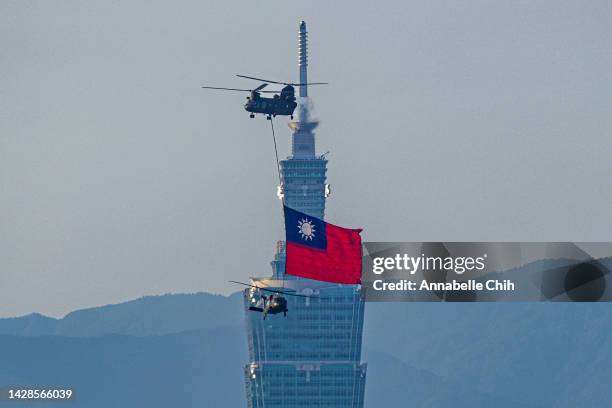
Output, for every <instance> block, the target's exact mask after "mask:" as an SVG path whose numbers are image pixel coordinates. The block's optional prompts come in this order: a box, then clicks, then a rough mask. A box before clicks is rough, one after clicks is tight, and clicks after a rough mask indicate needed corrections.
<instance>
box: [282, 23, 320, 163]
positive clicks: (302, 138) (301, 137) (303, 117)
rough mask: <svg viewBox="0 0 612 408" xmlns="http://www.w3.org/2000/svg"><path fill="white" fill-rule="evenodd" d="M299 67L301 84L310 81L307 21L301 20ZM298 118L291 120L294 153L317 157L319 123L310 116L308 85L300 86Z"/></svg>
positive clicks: (298, 156)
mask: <svg viewBox="0 0 612 408" xmlns="http://www.w3.org/2000/svg"><path fill="white" fill-rule="evenodd" d="M298 68H299V70H300V84H305V83H308V31H306V22H305V21H302V22H300V29H299V31H298ZM299 88H300V89H299V94H298V95H299V100H298V120H297V121H295V122H289V127H290V128H291V129H292V130H293V141H292V149H291V150H292V153H293V157H294V158H313V157H315V137H314V133H313V130H314V128H316V127H317V125H318V124H319V123H318V122H317V121H314V120H312V119H311V117H310V99H309V98H308V87H307V86H306V85H304V86H300V87H299Z"/></svg>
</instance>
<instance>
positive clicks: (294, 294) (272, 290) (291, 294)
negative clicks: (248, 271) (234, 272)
mask: <svg viewBox="0 0 612 408" xmlns="http://www.w3.org/2000/svg"><path fill="white" fill-rule="evenodd" d="M229 282H231V283H237V284H238V285H244V286H250V287H252V288H256V289H259V290H265V291H266V292H274V293H280V294H282V295H287V296H297V297H306V298H315V297H318V296H307V295H298V294H297V293H287V292H285V291H281V290H274V289H266V288H262V287H259V286H255V285H249V284H248V283H243V282H237V281H229ZM287 290H292V291H294V292H295V290H293V289H287Z"/></svg>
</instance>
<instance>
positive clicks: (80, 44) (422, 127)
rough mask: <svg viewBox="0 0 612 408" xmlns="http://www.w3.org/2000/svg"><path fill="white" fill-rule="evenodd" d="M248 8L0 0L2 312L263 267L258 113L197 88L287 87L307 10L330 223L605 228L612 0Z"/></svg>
mask: <svg viewBox="0 0 612 408" xmlns="http://www.w3.org/2000/svg"><path fill="white" fill-rule="evenodd" d="M265 3H266V4H265V5H263V4H262V3H261V2H252V1H251V2H247V1H244V2H238V1H218V2H206V1H200V0H198V1H184V2H180V4H177V3H176V2H165V1H163V2H162V1H154V2H151V1H132V2H118V1H116V2H110V1H98V2H95V4H94V2H82V1H53V2H50V1H42V0H41V1H23V0H19V1H17V0H15V1H3V2H2V3H0V50H1V51H0V58H1V61H0V62H1V63H0V316H14V315H19V314H25V313H29V312H33V311H37V312H41V313H45V314H49V315H52V316H61V315H63V314H65V313H67V312H69V311H71V310H73V309H75V308H81V307H87V306H95V305H100V304H106V303H114V302H119V301H123V300H128V299H132V298H135V297H139V296H142V295H147V294H159V293H168V292H195V291H209V292H218V293H229V292H230V291H234V290H236V289H238V288H236V287H234V286H231V285H230V284H228V283H227V280H228V279H235V280H244V279H246V278H247V277H248V276H258V275H259V276H262V275H263V276H265V275H268V274H269V273H270V269H269V265H268V262H269V261H270V259H271V257H272V253H273V249H274V242H275V241H276V240H277V239H279V238H280V237H281V236H282V218H281V208H280V204H279V202H278V200H277V198H276V196H275V185H276V183H277V181H276V174H275V164H274V156H273V146H272V142H271V138H270V132H269V127H268V123H267V122H266V121H265V120H264V119H263V118H261V117H260V118H257V119H256V120H251V119H249V118H248V114H247V113H246V112H244V111H243V110H242V104H243V102H244V97H245V96H246V95H243V94H229V93H228V94H225V93H215V92H214V91H205V90H201V89H200V88H199V86H200V85H204V84H207V85H217V86H235V87H249V86H252V85H254V83H252V82H250V81H247V80H244V79H240V78H235V77H233V75H234V74H235V73H243V74H247V75H248V74H250V75H255V76H264V77H270V78H272V79H275V78H277V79H280V80H296V79H297V67H296V65H297V56H296V47H297V45H296V37H297V28H298V22H299V21H300V20H301V19H304V20H306V21H307V23H308V27H309V31H310V40H311V41H310V56H311V58H310V67H309V68H310V71H309V76H310V79H311V80H313V81H329V82H330V83H331V85H329V86H327V87H318V88H316V89H314V88H313V89H311V95H312V96H313V98H314V103H315V110H316V115H317V116H318V117H319V118H320V119H321V125H320V127H319V129H318V131H317V141H318V151H319V152H325V151H327V150H330V151H331V154H330V156H329V159H330V163H329V181H330V182H331V184H332V188H333V194H332V197H331V198H330V199H329V201H328V212H327V215H328V220H330V221H332V222H334V223H336V224H340V225H345V226H354V227H358V226H359V227H364V229H365V230H364V233H363V237H364V239H365V240H369V241H375V240H381V241H394V240H395V241H427V240H435V241H453V240H496V241H505V240H512V241H514V240H516V241H541V240H551V241H566V240H567V241H591V240H594V241H597V240H602V241H611V240H612V228H611V226H612V181H611V178H610V175H611V174H612V143H611V140H610V139H611V137H612V41H610V39H611V38H612V24H610V22H611V21H612V3H610V2H609V1H589V2H581V1H574V2H567V1H516V2H490V1H472V2H456V1H449V2H431V1H419V2H414V1H403V0H402V1H399V0H395V1H392V2H382V3H381V2H371V1H369V2H355V1H333V2H323V1H320V2H304V3H308V6H303V7H299V6H297V5H296V4H295V3H296V2H288V1H272V0H270V1H266V2H265ZM276 123H277V127H278V129H279V131H278V134H277V136H278V138H279V143H280V146H279V148H280V151H281V156H286V155H287V154H289V136H290V133H289V130H288V129H287V128H286V126H285V123H286V120H283V119H278V120H277V122H276Z"/></svg>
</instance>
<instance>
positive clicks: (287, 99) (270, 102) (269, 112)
mask: <svg viewBox="0 0 612 408" xmlns="http://www.w3.org/2000/svg"><path fill="white" fill-rule="evenodd" d="M236 76H237V77H240V78H247V79H253V80H255V81H262V82H264V83H263V84H261V85H259V86H258V87H257V88H255V89H239V88H221V87H216V86H203V87H202V88H205V89H221V90H225V91H242V92H250V93H251V96H247V103H245V104H244V109H245V110H246V111H247V112H250V113H251V114H250V115H249V116H250V117H251V118H254V117H255V114H256V113H261V114H264V115H266V118H267V119H268V120H270V119H271V118H272V117H273V116H276V115H283V116H290V117H291V119H293V112H294V111H295V108H296V107H297V102H296V101H295V88H294V87H295V86H306V85H326V84H327V82H309V83H304V84H295V83H291V82H278V81H270V80H267V79H261V78H255V77H250V76H246V75H236ZM268 83H271V84H279V85H285V87H284V88H283V89H281V90H280V91H262V89H263V88H265V87H266V86H268ZM262 93H273V94H275V95H274V96H273V97H271V98H265V97H263V96H261V94H262Z"/></svg>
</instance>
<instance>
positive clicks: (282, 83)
mask: <svg viewBox="0 0 612 408" xmlns="http://www.w3.org/2000/svg"><path fill="white" fill-rule="evenodd" d="M236 76H237V77H240V78H246V79H253V80H255V81H261V82H269V83H271V84H280V85H287V84H286V83H284V82H278V81H269V80H267V79H261V78H256V77H251V76H246V75H239V74H236Z"/></svg>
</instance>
